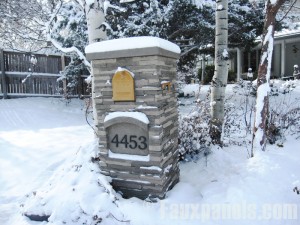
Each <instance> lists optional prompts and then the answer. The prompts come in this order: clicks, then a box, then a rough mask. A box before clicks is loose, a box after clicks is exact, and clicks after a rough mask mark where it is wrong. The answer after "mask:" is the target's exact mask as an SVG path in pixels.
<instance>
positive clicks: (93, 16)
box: [85, 0, 107, 44]
mask: <svg viewBox="0 0 300 225" xmlns="http://www.w3.org/2000/svg"><path fill="white" fill-rule="evenodd" d="M85 15H86V21H87V27H88V38H89V44H92V43H94V42H97V41H102V40H105V39H106V38H107V36H106V32H105V31H103V29H102V28H100V25H101V24H102V23H103V22H105V15H104V5H103V1H102V0H86V4H85Z"/></svg>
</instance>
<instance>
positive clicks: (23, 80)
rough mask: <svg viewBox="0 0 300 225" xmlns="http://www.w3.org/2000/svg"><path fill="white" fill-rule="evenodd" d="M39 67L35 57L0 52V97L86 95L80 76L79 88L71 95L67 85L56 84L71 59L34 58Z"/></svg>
mask: <svg viewBox="0 0 300 225" xmlns="http://www.w3.org/2000/svg"><path fill="white" fill-rule="evenodd" d="M34 57H35V58H36V64H35V65H33V63H32V62H31V58H32V55H31V54H28V53H27V54H26V53H20V52H12V51H3V50H0V67H1V71H0V73H1V78H0V96H4V97H7V96H8V97H13V96H19V97H23V96H61V95H67V94H68V95H69V96H72V95H73V96H78V95H87V91H86V90H87V87H86V83H85V82H84V79H85V78H86V77H87V76H84V75H79V76H78V82H77V87H75V88H74V89H72V91H70V92H69V91H68V90H67V89H68V88H67V83H66V82H64V81H59V82H58V81H57V79H58V78H59V77H60V76H61V75H60V71H62V70H63V66H64V65H65V64H67V63H68V59H67V58H65V57H63V56H59V55H42V54H34Z"/></svg>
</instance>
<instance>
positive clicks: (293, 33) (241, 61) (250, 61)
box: [229, 27, 300, 80]
mask: <svg viewBox="0 0 300 225" xmlns="http://www.w3.org/2000/svg"><path fill="white" fill-rule="evenodd" d="M260 47H261V46H260V44H258V45H257V47H256V48H254V49H252V51H251V52H244V51H242V50H241V49H234V50H232V51H231V56H232V57H231V60H230V62H229V69H230V70H233V71H234V72H236V73H237V79H238V80H239V79H240V78H245V76H246V75H247V72H248V68H252V71H253V72H254V73H255V72H256V73H257V70H258V66H259V60H260V51H261V50H260ZM294 65H300V27H298V29H294V30H283V31H280V32H276V33H275V37H274V49H273V59H272V67H271V76H272V77H273V78H282V77H288V76H292V75H293V70H294Z"/></svg>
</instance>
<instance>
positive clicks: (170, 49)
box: [85, 37, 180, 60]
mask: <svg viewBox="0 0 300 225" xmlns="http://www.w3.org/2000/svg"><path fill="white" fill-rule="evenodd" d="M85 53H86V56H87V59H88V60H97V59H112V58H123V57H138V56H153V55H159V56H165V57H169V58H174V59H178V58H179V56H180V48H179V47H178V45H176V44H174V43H172V42H169V41H167V40H164V39H161V38H157V37H130V38H121V39H114V40H108V41H101V42H97V43H93V44H90V45H88V46H87V47H86V48H85Z"/></svg>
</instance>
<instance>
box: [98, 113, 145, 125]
mask: <svg viewBox="0 0 300 225" xmlns="http://www.w3.org/2000/svg"><path fill="white" fill-rule="evenodd" d="M117 117H130V118H134V119H137V120H139V121H141V122H143V123H145V124H149V119H148V117H147V116H146V115H145V114H144V113H141V112H112V113H109V114H108V115H107V116H106V117H105V118H104V122H107V121H109V120H112V119H115V118H117Z"/></svg>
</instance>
